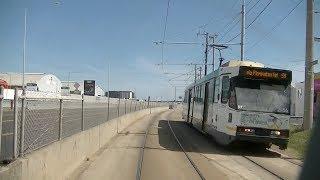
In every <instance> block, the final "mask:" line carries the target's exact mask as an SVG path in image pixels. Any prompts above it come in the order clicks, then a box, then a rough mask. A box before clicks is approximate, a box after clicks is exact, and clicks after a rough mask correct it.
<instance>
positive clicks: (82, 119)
mask: <svg viewBox="0 0 320 180" xmlns="http://www.w3.org/2000/svg"><path fill="white" fill-rule="evenodd" d="M81 130H82V131H84V95H83V94H82V96H81Z"/></svg>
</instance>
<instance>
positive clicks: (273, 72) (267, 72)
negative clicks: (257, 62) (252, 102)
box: [239, 66, 292, 82]
mask: <svg viewBox="0 0 320 180" xmlns="http://www.w3.org/2000/svg"><path fill="white" fill-rule="evenodd" d="M239 76H242V77H245V78H248V79H261V80H271V81H282V82H291V78H292V72H291V71H288V70H282V69H271V68H258V67H247V66H242V67H240V69H239Z"/></svg>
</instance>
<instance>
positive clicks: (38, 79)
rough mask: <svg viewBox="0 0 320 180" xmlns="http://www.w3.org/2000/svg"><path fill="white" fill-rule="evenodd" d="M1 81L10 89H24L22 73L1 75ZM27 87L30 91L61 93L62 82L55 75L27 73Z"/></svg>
mask: <svg viewBox="0 0 320 180" xmlns="http://www.w3.org/2000/svg"><path fill="white" fill-rule="evenodd" d="M0 79H1V80H4V81H6V82H7V83H8V84H9V87H10V88H19V89H22V74H21V73H0ZM24 83H25V86H26V89H27V90H29V91H39V92H47V93H60V92H61V81H60V80H59V78H57V77H56V76H55V75H53V74H45V73H25V82H24Z"/></svg>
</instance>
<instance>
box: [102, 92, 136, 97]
mask: <svg viewBox="0 0 320 180" xmlns="http://www.w3.org/2000/svg"><path fill="white" fill-rule="evenodd" d="M106 96H108V92H106ZM110 97H111V98H120V99H134V98H135V94H134V92H133V91H110Z"/></svg>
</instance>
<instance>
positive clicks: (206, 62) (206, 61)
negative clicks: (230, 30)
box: [204, 33, 209, 76]
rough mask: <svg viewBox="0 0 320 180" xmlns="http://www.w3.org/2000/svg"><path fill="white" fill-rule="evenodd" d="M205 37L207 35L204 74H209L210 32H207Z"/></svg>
mask: <svg viewBox="0 0 320 180" xmlns="http://www.w3.org/2000/svg"><path fill="white" fill-rule="evenodd" d="M205 37H206V47H205V51H204V55H205V56H204V75H205V76H206V75H207V70H208V69H207V68H208V67H207V64H208V46H209V44H208V43H209V42H208V39H209V34H208V33H205Z"/></svg>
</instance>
